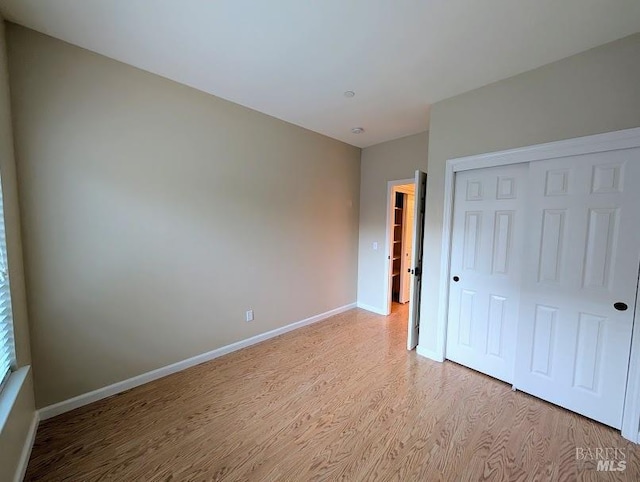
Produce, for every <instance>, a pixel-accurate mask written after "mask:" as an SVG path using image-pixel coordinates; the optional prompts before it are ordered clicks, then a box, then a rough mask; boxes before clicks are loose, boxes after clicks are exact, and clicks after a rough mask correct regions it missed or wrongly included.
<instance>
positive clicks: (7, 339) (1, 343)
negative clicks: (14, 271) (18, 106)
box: [0, 188, 15, 387]
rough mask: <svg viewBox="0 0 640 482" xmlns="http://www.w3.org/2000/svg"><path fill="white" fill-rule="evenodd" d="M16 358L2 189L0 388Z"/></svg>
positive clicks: (0, 214)
mask: <svg viewBox="0 0 640 482" xmlns="http://www.w3.org/2000/svg"><path fill="white" fill-rule="evenodd" d="M14 358H15V353H14V342H13V314H12V311H11V293H10V291H9V270H8V266H7V243H6V236H5V229H4V202H3V200H2V191H1V188H0V387H2V385H3V384H4V382H5V381H6V380H7V378H9V373H10V372H11V367H12V366H13V362H14Z"/></svg>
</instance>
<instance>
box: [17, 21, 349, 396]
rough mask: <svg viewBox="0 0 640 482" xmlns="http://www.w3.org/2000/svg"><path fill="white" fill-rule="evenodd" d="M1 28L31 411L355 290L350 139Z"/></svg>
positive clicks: (326, 306) (321, 308)
mask: <svg viewBox="0 0 640 482" xmlns="http://www.w3.org/2000/svg"><path fill="white" fill-rule="evenodd" d="M8 40H9V61H10V72H11V88H12V100H13V108H14V118H15V120H14V128H15V133H16V155H17V162H18V178H19V181H20V200H21V208H22V215H23V226H24V229H23V235H24V249H25V263H26V271H27V286H28V290H29V291H28V292H29V312H30V319H31V333H32V352H33V362H34V372H35V385H36V400H37V405H38V406H39V407H43V406H46V405H49V404H52V403H55V402H59V401H62V400H65V399H68V398H70V397H73V396H76V395H79V394H82V393H85V392H88V391H90V390H94V389H97V388H100V387H104V386H105V385H109V384H111V383H114V382H117V381H120V380H124V379H127V378H130V377H132V376H135V375H138V374H140V373H143V372H147V371H149V370H152V369H156V368H159V367H162V366H165V365H168V364H170V363H173V362H177V361H179V360H183V359H185V358H188V357H192V356H195V355H198V354H201V353H204V352H207V351H209V350H213V349H215V348H218V347H221V346H224V345H227V344H229V343H232V342H235V341H238V340H242V339H245V338H248V337H250V336H253V335H256V334H259V333H263V332H266V331H268V330H272V329H275V328H278V327H281V326H284V325H287V324H289V323H292V322H295V321H299V320H302V319H304V318H307V317H310V316H313V315H316V314H319V313H323V312H326V311H328V310H331V309H334V308H337V307H341V306H344V305H347V304H349V303H353V302H355V300H356V282H357V249H358V204H359V200H358V196H359V183H360V149H358V148H355V147H352V146H348V145H346V144H343V143H340V142H338V141H335V140H332V139H329V138H327V137H324V136H321V135H319V134H315V133H312V132H310V131H307V130H305V129H302V128H299V127H296V126H293V125H291V124H288V123H285V122H282V121H279V120H277V119H274V118H272V117H269V116H266V115H263V114H260V113H258V112H255V111H252V110H249V109H246V108H244V107H241V106H239V105H236V104H233V103H230V102H227V101H224V100H222V99H219V98H216V97H213V96H211V95H208V94H204V93H202V92H199V91H196V90H194V89H191V88H189V87H186V86H183V85H179V84H177V83H174V82H171V81H169V80H166V79H164V78H161V77H158V76H155V75H152V74H149V73H146V72H143V71H141V70H138V69H135V68H133V67H130V66H127V65H124V64H121V63H118V62H115V61H113V60H109V59H107V58H105V57H102V56H100V55H97V54H93V53H90V52H88V51H85V50H82V49H80V48H78V47H74V46H71V45H68V44H65V43H63V42H61V41H58V40H54V39H52V38H49V37H46V36H44V35H41V34H38V33H35V32H33V31H30V30H27V29H25V28H22V27H18V26H14V25H10V26H9V28H8ZM249 308H252V309H253V310H254V311H255V321H254V322H251V323H247V322H245V321H244V317H245V310H247V309H249Z"/></svg>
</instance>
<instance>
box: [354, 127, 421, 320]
mask: <svg viewBox="0 0 640 482" xmlns="http://www.w3.org/2000/svg"><path fill="white" fill-rule="evenodd" d="M428 136H429V133H428V132H422V133H420V134H415V135H412V136H408V137H403V138H401V139H396V140H393V141H389V142H383V143H382V144H378V145H375V146H371V147H367V148H366V149H363V151H362V163H361V167H360V170H361V178H360V179H361V180H360V240H359V243H358V246H359V250H358V303H359V304H360V305H363V306H364V305H366V306H368V307H371V308H374V309H376V310H379V311H383V310H384V307H385V304H386V301H385V299H386V297H387V296H388V294H387V293H386V290H385V276H384V269H385V264H386V263H387V260H386V254H385V236H386V223H387V183H388V181H397V180H401V179H409V178H413V177H414V175H415V171H416V169H420V170H422V171H424V170H426V168H427V151H428ZM374 242H377V243H378V250H377V251H375V250H374V249H373V243H374Z"/></svg>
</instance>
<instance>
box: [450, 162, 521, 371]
mask: <svg viewBox="0 0 640 482" xmlns="http://www.w3.org/2000/svg"><path fill="white" fill-rule="evenodd" d="M526 172H527V165H524V164H519V165H513V166H503V167H497V168H488V169H477V170H473V171H464V172H459V173H458V174H457V175H456V184H455V200H454V216H453V232H452V246H451V276H452V279H451V281H450V291H449V321H448V329H447V358H448V359H450V360H453V361H455V362H458V363H461V364H463V365H466V366H469V367H471V368H474V369H476V370H478V371H481V372H483V373H486V374H488V375H491V376H493V377H496V378H499V379H500V380H504V381H507V382H512V380H513V369H514V363H515V344H516V325H517V319H518V310H519V281H520V274H521V263H522V256H521V249H522V245H523V231H524V223H525V219H524V210H523V209H524V197H525V194H526Z"/></svg>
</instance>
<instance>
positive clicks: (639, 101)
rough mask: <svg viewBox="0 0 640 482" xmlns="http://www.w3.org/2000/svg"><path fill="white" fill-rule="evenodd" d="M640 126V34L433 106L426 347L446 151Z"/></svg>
mask: <svg viewBox="0 0 640 482" xmlns="http://www.w3.org/2000/svg"><path fill="white" fill-rule="evenodd" d="M638 126H640V34H636V35H633V36H630V37H627V38H625V39H622V40H619V41H616V42H612V43H609V44H607V45H604V46H601V47H598V48H595V49H593V50H589V51H587V52H583V53H581V54H578V55H575V56H572V57H569V58H567V59H564V60H561V61H559V62H555V63H553V64H549V65H546V66H544V67H541V68H539V69H536V70H532V71H530V72H526V73H524V74H521V75H518V76H515V77H512V78H509V79H506V80H503V81H500V82H497V83H495V84H491V85H488V86H486V87H482V88H480V89H477V90H474V91H471V92H468V93H465V94H462V95H459V96H456V97H453V98H450V99H447V100H444V101H442V102H438V103H436V104H434V105H433V106H432V108H431V122H430V131H429V163H428V170H429V177H428V180H427V213H426V220H425V247H424V252H425V263H426V265H427V266H429V268H428V269H426V270H425V272H426V276H425V278H424V284H423V292H422V307H421V326H420V347H421V348H423V349H424V350H425V351H427V350H433V349H434V348H435V343H436V336H437V335H440V336H442V333H439V334H438V333H437V328H436V320H437V316H438V296H439V292H438V288H439V278H440V252H441V240H442V239H441V238H442V236H441V233H442V215H443V196H444V187H443V182H444V166H445V162H446V160H447V159H451V158H455V157H460V156H466V155H472V154H480V153H486V152H493V151H498V150H504V149H509V148H515V147H521V146H528V145H533V144H539V143H544V142H551V141H556V140H560V139H570V138H573V137H580V136H586V135H590V134H597V133H602V132H608V131H615V130H620V129H626V128H631V127H638Z"/></svg>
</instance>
